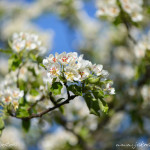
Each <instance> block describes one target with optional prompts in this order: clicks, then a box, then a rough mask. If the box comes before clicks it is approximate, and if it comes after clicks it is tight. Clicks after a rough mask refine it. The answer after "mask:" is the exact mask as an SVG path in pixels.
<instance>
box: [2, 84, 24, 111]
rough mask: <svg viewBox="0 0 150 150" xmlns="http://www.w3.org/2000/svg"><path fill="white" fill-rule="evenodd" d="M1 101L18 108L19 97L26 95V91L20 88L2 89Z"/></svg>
mask: <svg viewBox="0 0 150 150" xmlns="http://www.w3.org/2000/svg"><path fill="white" fill-rule="evenodd" d="M1 90H2V92H1V95H0V101H1V102H2V103H4V104H5V105H9V104H12V106H13V107H14V109H15V110H16V109H18V107H19V99H21V98H22V97H23V96H24V91H20V90H19V89H18V88H10V87H7V88H6V89H1Z"/></svg>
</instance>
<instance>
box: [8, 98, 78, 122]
mask: <svg viewBox="0 0 150 150" xmlns="http://www.w3.org/2000/svg"><path fill="white" fill-rule="evenodd" d="M75 97H77V95H72V96H70V98H68V99H67V100H65V101H64V102H61V103H59V104H57V105H55V106H53V107H51V108H48V109H46V110H44V111H43V112H41V113H39V114H32V115H31V116H28V117H17V116H16V114H13V113H9V114H10V116H12V117H15V118H18V119H25V120H26V119H32V118H38V117H42V116H43V115H45V114H47V113H48V112H50V111H52V110H55V109H57V108H59V107H60V106H62V105H65V104H67V103H69V102H70V101H71V100H73V99H74V98H75Z"/></svg>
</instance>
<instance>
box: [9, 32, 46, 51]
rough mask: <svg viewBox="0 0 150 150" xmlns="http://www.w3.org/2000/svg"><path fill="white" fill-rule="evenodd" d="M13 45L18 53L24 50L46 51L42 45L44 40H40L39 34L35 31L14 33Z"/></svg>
mask: <svg viewBox="0 0 150 150" xmlns="http://www.w3.org/2000/svg"><path fill="white" fill-rule="evenodd" d="M11 47H12V49H13V50H14V51H15V52H17V53H19V52H20V51H22V50H27V51H32V50H38V51H40V52H43V51H44V52H45V51H46V48H45V47H44V46H43V45H42V41H41V40H39V37H38V35H36V34H33V33H24V32H20V33H14V34H13V36H12V43H11Z"/></svg>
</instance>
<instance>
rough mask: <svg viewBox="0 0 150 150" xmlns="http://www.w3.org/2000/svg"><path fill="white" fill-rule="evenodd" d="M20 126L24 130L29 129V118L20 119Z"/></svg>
mask: <svg viewBox="0 0 150 150" xmlns="http://www.w3.org/2000/svg"><path fill="white" fill-rule="evenodd" d="M22 128H23V130H24V131H25V132H28V131H29V129H30V120H29V119H25V120H22Z"/></svg>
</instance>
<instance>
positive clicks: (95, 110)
mask: <svg viewBox="0 0 150 150" xmlns="http://www.w3.org/2000/svg"><path fill="white" fill-rule="evenodd" d="M84 99H85V101H86V104H87V106H88V108H89V110H90V113H91V114H94V115H96V116H100V115H101V114H100V113H101V112H103V113H107V111H108V106H107V104H106V103H105V101H103V100H102V99H99V98H98V99H95V98H94V97H93V95H92V94H91V93H87V94H85V96H84Z"/></svg>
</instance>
